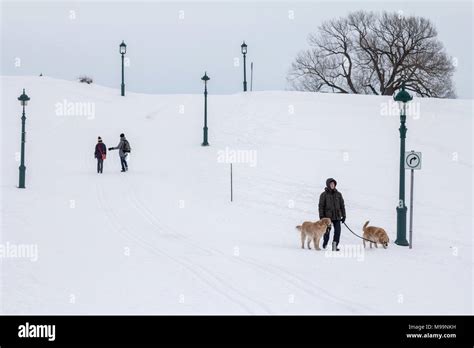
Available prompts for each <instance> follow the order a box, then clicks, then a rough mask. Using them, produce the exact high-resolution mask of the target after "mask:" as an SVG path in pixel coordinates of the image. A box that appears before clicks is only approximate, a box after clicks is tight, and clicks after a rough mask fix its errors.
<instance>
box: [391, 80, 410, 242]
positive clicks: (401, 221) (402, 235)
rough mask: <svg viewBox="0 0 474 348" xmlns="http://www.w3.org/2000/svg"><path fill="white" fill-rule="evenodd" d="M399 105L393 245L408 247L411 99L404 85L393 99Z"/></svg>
mask: <svg viewBox="0 0 474 348" xmlns="http://www.w3.org/2000/svg"><path fill="white" fill-rule="evenodd" d="M393 99H394V100H395V101H397V102H398V103H399V105H400V128H399V130H400V182H399V192H398V206H397V239H396V240H395V244H398V245H402V246H408V245H409V244H408V241H407V238H406V236H407V206H406V205H405V163H404V162H405V138H406V134H407V127H406V126H405V123H406V118H407V116H406V105H407V103H408V102H409V101H410V100H412V99H413V97H412V96H411V95H410V94H409V93H408V92H407V91H406V90H405V83H403V84H402V89H401V90H400V91H399V92H398V93H397V94H396V95H395V96H394V97H393Z"/></svg>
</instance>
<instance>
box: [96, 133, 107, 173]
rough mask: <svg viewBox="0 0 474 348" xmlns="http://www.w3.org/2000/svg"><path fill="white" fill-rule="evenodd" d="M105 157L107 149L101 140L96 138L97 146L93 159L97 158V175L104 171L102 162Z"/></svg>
mask: <svg viewBox="0 0 474 348" xmlns="http://www.w3.org/2000/svg"><path fill="white" fill-rule="evenodd" d="M106 156H107V147H106V146H105V144H104V143H103V142H102V138H101V137H98V138H97V145H96V146H95V152H94V157H95V158H97V173H99V174H102V172H103V170H104V160H105V157H106Z"/></svg>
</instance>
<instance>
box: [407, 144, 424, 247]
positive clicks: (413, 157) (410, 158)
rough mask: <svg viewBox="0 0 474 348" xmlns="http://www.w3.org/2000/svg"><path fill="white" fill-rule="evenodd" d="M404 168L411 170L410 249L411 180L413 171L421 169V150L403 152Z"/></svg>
mask: <svg viewBox="0 0 474 348" xmlns="http://www.w3.org/2000/svg"><path fill="white" fill-rule="evenodd" d="M405 169H410V171H411V184H410V229H409V234H410V235H409V244H410V249H411V248H412V246H413V244H412V241H413V237H412V236H413V182H414V177H415V175H414V171H415V170H419V169H421V152H415V151H410V152H405Z"/></svg>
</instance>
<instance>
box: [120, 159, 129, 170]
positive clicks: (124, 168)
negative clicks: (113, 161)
mask: <svg viewBox="0 0 474 348" xmlns="http://www.w3.org/2000/svg"><path fill="white" fill-rule="evenodd" d="M120 164H121V165H122V170H123V171H126V170H128V164H127V156H123V157H120Z"/></svg>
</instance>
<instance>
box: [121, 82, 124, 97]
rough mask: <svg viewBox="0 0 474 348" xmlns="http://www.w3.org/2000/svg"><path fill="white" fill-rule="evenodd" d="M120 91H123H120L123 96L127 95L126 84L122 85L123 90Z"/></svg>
mask: <svg viewBox="0 0 474 348" xmlns="http://www.w3.org/2000/svg"><path fill="white" fill-rule="evenodd" d="M120 92H121V93H120V94H121V96H122V97H125V85H122V86H121V91H120Z"/></svg>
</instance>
